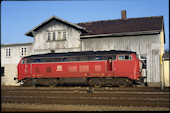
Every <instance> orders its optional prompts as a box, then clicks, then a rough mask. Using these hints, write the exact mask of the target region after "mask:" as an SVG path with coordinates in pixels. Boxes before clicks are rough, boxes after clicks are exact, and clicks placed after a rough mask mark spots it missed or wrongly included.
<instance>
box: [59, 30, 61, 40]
mask: <svg viewBox="0 0 170 113" xmlns="http://www.w3.org/2000/svg"><path fill="white" fill-rule="evenodd" d="M58 40H61V31H58Z"/></svg>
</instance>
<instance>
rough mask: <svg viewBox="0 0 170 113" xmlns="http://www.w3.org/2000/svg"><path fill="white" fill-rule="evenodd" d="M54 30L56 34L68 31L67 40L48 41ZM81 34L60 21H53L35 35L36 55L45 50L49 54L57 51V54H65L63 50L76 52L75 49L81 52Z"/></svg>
mask: <svg viewBox="0 0 170 113" xmlns="http://www.w3.org/2000/svg"><path fill="white" fill-rule="evenodd" d="M54 30H55V31H56V32H57V31H66V40H55V41H52V40H51V41H47V40H48V36H47V35H48V31H51V32H53V31H54ZM80 33H81V32H80V31H78V30H77V29H74V28H72V27H70V26H67V25H65V24H63V23H60V22H58V21H52V22H51V23H49V24H48V25H46V26H44V27H43V28H41V29H40V30H39V31H37V32H36V33H35V34H34V39H35V42H34V53H40V51H44V50H46V51H48V53H49V52H50V50H57V51H56V52H64V51H62V50H63V49H64V50H67V51H72V50H73V51H74V48H79V49H78V50H80ZM51 37H52V35H51ZM56 39H57V34H56ZM76 50H77V49H76Z"/></svg>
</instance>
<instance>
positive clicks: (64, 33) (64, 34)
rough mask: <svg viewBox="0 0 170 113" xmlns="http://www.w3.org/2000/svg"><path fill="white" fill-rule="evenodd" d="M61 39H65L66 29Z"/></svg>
mask: <svg viewBox="0 0 170 113" xmlns="http://www.w3.org/2000/svg"><path fill="white" fill-rule="evenodd" d="M63 39H64V40H65V39H66V31H64V32H63Z"/></svg>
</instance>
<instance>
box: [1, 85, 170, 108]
mask: <svg viewBox="0 0 170 113" xmlns="http://www.w3.org/2000/svg"><path fill="white" fill-rule="evenodd" d="M169 94H170V92H169V89H168V88H166V89H164V90H161V89H160V88H147V87H145V88H140V87H132V88H129V87H127V88H116V87H102V88H92V92H89V90H88V87H54V88H50V87H2V88H1V103H2V104H29V105H31V104H34V105H37V104H38V105H41V104H45V105H88V106H124V107H151V108H159V107H163V108H166V109H169V106H170V98H169Z"/></svg>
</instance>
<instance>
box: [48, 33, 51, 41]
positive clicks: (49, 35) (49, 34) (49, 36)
mask: <svg viewBox="0 0 170 113" xmlns="http://www.w3.org/2000/svg"><path fill="white" fill-rule="evenodd" d="M50 38H51V33H48V41H50Z"/></svg>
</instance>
